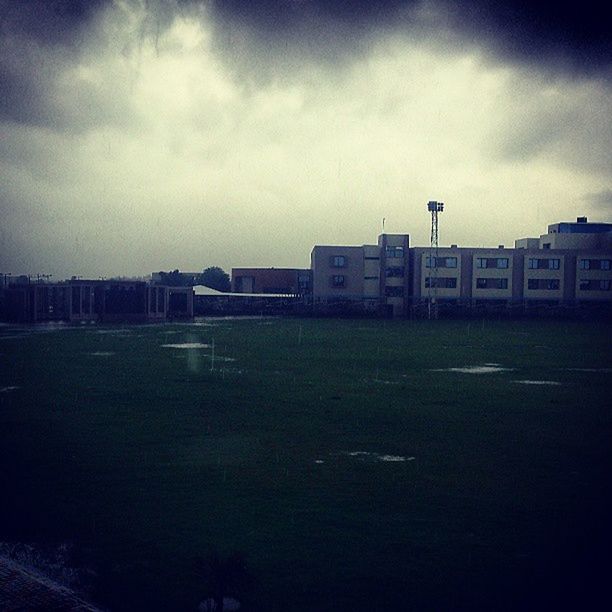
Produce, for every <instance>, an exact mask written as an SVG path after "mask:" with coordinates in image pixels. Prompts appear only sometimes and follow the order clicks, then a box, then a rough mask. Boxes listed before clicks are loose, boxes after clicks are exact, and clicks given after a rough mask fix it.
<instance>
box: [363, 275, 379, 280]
mask: <svg viewBox="0 0 612 612" xmlns="http://www.w3.org/2000/svg"><path fill="white" fill-rule="evenodd" d="M363 280H376V281H377V280H378V276H364V277H363Z"/></svg>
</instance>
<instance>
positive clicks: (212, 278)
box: [200, 266, 231, 291]
mask: <svg viewBox="0 0 612 612" xmlns="http://www.w3.org/2000/svg"><path fill="white" fill-rule="evenodd" d="M200 283H201V284H202V285H206V286H207V287H210V288H211V289H216V290H217V291H230V290H231V283H230V277H229V274H227V272H224V271H223V269H222V268H219V267H218V266H211V267H210V268H206V270H204V271H203V272H202V274H201V275H200Z"/></svg>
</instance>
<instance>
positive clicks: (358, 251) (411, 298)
mask: <svg viewBox="0 0 612 612" xmlns="http://www.w3.org/2000/svg"><path fill="white" fill-rule="evenodd" d="M611 260H612V224H610V223H588V221H587V219H586V218H585V217H581V218H578V219H577V221H576V222H575V223H568V222H561V223H555V224H553V225H550V226H549V227H548V233H547V234H544V235H542V236H541V237H540V238H523V239H520V240H517V241H516V243H515V248H506V247H504V246H503V245H500V246H499V247H498V248H471V247H470V248H460V247H458V246H457V245H452V246H451V247H439V248H438V249H437V252H436V253H433V252H432V250H431V249H430V247H428V246H426V247H409V236H408V234H382V235H381V236H379V238H378V243H377V245H362V246H344V245H338V246H330V245H325V246H323V245H321V246H319V245H317V246H315V247H314V248H313V250H312V254H311V262H312V263H311V267H312V283H313V292H312V297H313V308H314V310H315V311H318V312H321V313H329V314H333V313H341V312H342V313H351V312H353V313H356V314H357V313H364V314H365V313H368V312H370V313H379V314H386V315H393V316H406V315H408V314H410V313H411V312H416V311H419V310H422V309H423V308H424V307H425V306H427V305H428V304H431V303H432V302H435V303H436V306H440V307H445V308H450V309H454V310H455V311H458V310H459V309H462V308H465V309H474V308H479V307H489V308H490V307H496V308H504V309H511V310H517V309H521V310H530V309H533V308H538V307H564V308H567V307H580V306H587V305H591V306H595V305H598V306H603V307H606V308H607V309H608V310H609V309H610V307H611V306H612V287H611V285H612V271H611V269H610V268H611Z"/></svg>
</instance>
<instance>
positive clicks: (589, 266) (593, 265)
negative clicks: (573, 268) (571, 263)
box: [578, 259, 610, 270]
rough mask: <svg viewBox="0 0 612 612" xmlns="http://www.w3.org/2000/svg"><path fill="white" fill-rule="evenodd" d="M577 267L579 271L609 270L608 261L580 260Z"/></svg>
mask: <svg viewBox="0 0 612 612" xmlns="http://www.w3.org/2000/svg"><path fill="white" fill-rule="evenodd" d="M578 267H579V268H580V269H581V270H609V269H610V260H609V259H581V260H580V263H579V264H578Z"/></svg>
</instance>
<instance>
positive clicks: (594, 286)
mask: <svg viewBox="0 0 612 612" xmlns="http://www.w3.org/2000/svg"><path fill="white" fill-rule="evenodd" d="M610 284H611V283H610V279H609V278H598V279H592V278H589V279H586V278H583V279H581V280H580V290H581V291H610Z"/></svg>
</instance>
